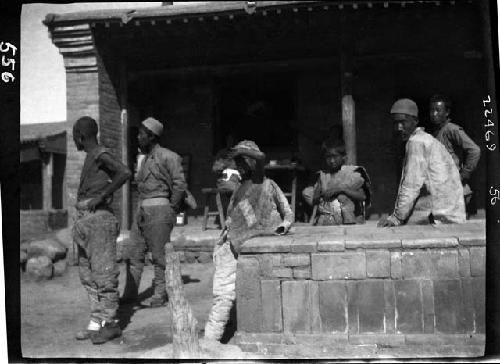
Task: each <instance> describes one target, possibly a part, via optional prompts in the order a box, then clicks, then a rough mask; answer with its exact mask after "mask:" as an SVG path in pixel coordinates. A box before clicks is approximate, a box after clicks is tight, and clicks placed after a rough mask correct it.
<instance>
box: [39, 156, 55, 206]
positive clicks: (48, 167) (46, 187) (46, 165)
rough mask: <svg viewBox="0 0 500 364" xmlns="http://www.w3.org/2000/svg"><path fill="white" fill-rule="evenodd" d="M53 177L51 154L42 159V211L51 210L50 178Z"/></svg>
mask: <svg viewBox="0 0 500 364" xmlns="http://www.w3.org/2000/svg"><path fill="white" fill-rule="evenodd" d="M53 175H54V162H53V155H52V153H47V154H46V155H45V158H42V186H43V209H44V210H51V209H52V176H53Z"/></svg>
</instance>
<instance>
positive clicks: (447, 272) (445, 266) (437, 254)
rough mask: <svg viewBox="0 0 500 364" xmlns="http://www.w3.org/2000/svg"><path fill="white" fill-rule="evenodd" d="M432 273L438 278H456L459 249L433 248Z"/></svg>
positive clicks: (431, 255) (457, 275)
mask: <svg viewBox="0 0 500 364" xmlns="http://www.w3.org/2000/svg"><path fill="white" fill-rule="evenodd" d="M430 257H431V264H432V268H433V269H432V273H433V277H434V278H436V279H454V278H455V279H456V278H459V277H460V275H459V273H458V250H457V249H452V250H449V249H446V250H441V251H439V250H437V251H434V250H431V251H430Z"/></svg>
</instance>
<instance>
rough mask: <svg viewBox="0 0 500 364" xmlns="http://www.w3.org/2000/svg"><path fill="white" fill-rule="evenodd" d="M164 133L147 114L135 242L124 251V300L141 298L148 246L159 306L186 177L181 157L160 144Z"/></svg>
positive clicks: (142, 127) (155, 304)
mask: <svg viewBox="0 0 500 364" xmlns="http://www.w3.org/2000/svg"><path fill="white" fill-rule="evenodd" d="M162 133H163V125H162V124H161V123H160V122H159V121H158V120H156V119H153V118H147V119H146V120H144V121H143V122H142V124H141V125H140V127H139V134H138V136H137V140H138V142H139V148H140V149H141V151H142V152H143V153H144V154H145V158H144V159H143V160H142V163H141V164H140V166H139V167H138V172H137V176H136V181H137V190H138V192H139V204H138V210H137V213H136V216H135V223H134V226H133V227H132V231H131V241H132V246H131V247H128V251H125V253H124V258H126V259H127V258H128V264H127V267H128V269H127V276H128V277H127V285H126V289H125V292H124V294H123V297H122V302H123V303H126V302H134V301H136V300H137V298H138V297H137V294H138V289H139V284H140V281H141V275H142V270H143V267H144V259H145V250H146V246H147V248H148V249H149V250H150V251H151V252H152V256H153V267H154V278H153V291H154V292H153V296H152V297H151V302H150V306H151V307H159V306H162V305H164V304H165V302H166V301H167V293H166V286H165V249H173V247H172V246H171V245H172V244H171V243H170V233H171V232H172V229H173V226H174V222H175V216H176V214H177V211H178V209H179V206H180V204H181V201H182V200H183V198H184V194H185V191H186V181H185V178H184V173H183V171H182V160H181V157H180V156H179V155H178V154H176V153H174V152H173V151H171V150H169V149H167V148H162V147H161V146H160V145H159V138H160V136H161V135H162ZM144 242H145V243H146V246H145V245H144ZM167 243H168V244H167Z"/></svg>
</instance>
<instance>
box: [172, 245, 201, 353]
mask: <svg viewBox="0 0 500 364" xmlns="http://www.w3.org/2000/svg"><path fill="white" fill-rule="evenodd" d="M165 263H166V269H165V283H166V288H167V294H168V306H169V309H170V312H171V314H172V338H173V342H172V344H173V358H175V359H182V358H183V359H188V358H191V359H194V358H199V357H200V356H201V355H200V354H201V351H200V345H199V343H198V331H197V329H196V324H197V323H198V322H197V320H196V318H195V317H194V314H193V310H192V309H191V306H190V305H189V302H188V301H187V300H186V298H185V296H184V286H183V283H182V277H181V269H180V262H179V256H178V255H177V252H175V251H174V246H173V244H172V243H170V242H169V243H166V244H165Z"/></svg>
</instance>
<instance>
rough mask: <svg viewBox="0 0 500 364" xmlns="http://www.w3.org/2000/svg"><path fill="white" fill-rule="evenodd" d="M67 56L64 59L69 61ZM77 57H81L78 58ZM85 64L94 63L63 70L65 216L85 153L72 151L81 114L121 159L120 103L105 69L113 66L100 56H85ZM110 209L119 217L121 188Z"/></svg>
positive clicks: (74, 195)
mask: <svg viewBox="0 0 500 364" xmlns="http://www.w3.org/2000/svg"><path fill="white" fill-rule="evenodd" d="M70 58H71V57H70V56H67V57H66V60H65V61H66V62H67V63H70ZM80 58H81V57H80ZM86 58H88V63H92V62H95V63H96V64H97V69H95V70H93V69H86V70H82V71H78V70H77V71H75V70H72V71H71V72H66V94H67V96H66V106H67V120H68V121H69V122H70V125H69V129H68V130H67V131H68V138H67V143H68V144H67V164H66V176H65V183H66V193H67V196H66V199H67V200H66V202H67V206H68V211H69V214H68V215H69V218H70V221H71V218H72V216H73V214H74V207H73V206H74V205H75V202H76V194H77V191H78V185H79V183H80V173H81V170H82V167H83V162H84V159H85V152H83V151H82V152H79V151H77V150H76V146H75V144H74V142H73V130H72V125H73V123H74V122H75V121H76V120H77V119H78V118H80V117H82V116H90V117H92V118H94V119H95V120H96V121H97V122H98V125H99V142H100V143H101V144H102V145H104V146H106V147H108V148H110V149H111V150H112V152H113V153H114V154H115V156H116V157H118V158H121V119H120V111H121V109H120V104H119V102H118V100H119V99H118V95H117V90H116V87H115V84H114V83H113V82H112V81H114V80H113V77H117V76H116V73H113V74H110V73H108V69H110V68H113V67H116V65H113V63H111V64H108V63H106V64H105V62H104V61H103V59H102V58H101V56H100V55H95V54H89V55H87V57H86ZM112 206H113V208H114V210H115V212H116V214H117V218H118V219H120V216H121V189H120V190H118V191H117V192H116V193H115V195H114V198H113V205H112Z"/></svg>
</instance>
